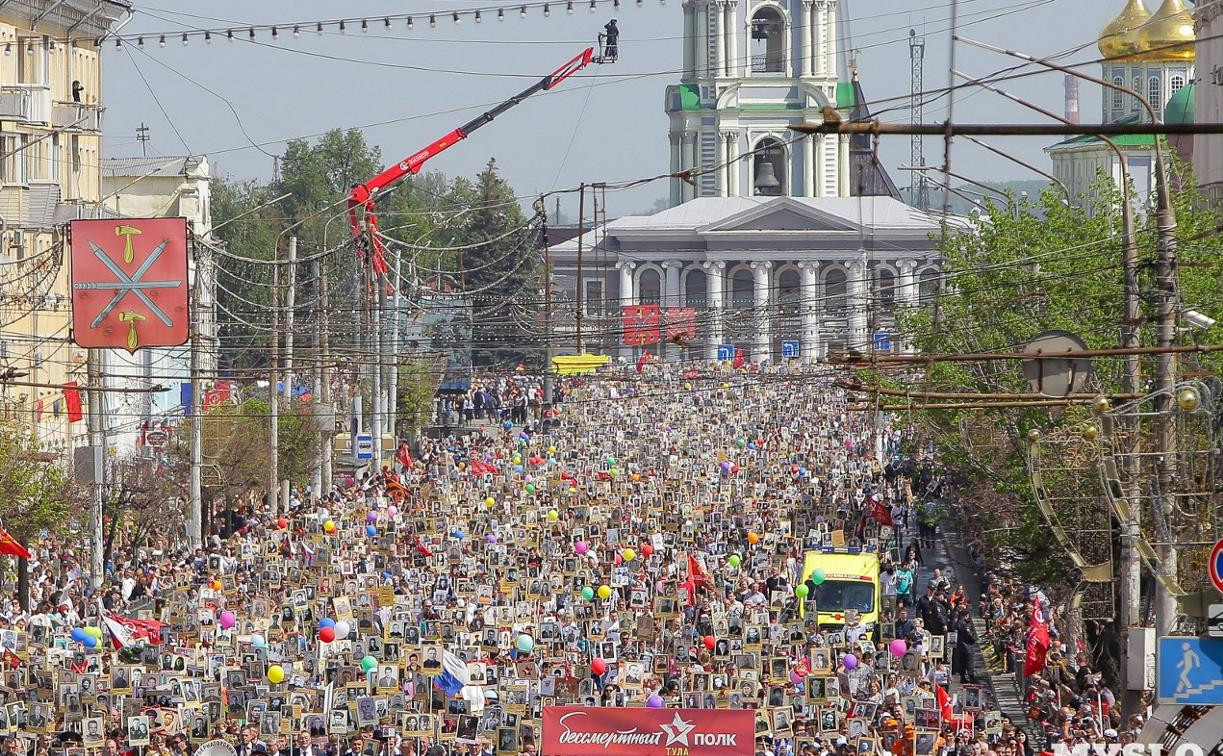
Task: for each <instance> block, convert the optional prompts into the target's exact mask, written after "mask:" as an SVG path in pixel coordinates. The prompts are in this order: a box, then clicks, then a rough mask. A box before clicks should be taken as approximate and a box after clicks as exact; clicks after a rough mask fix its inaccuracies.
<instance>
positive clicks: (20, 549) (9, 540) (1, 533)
mask: <svg viewBox="0 0 1223 756" xmlns="http://www.w3.org/2000/svg"><path fill="white" fill-rule="evenodd" d="M0 554H11V555H13V556H17V557H21V558H22V559H29V558H30V550H29V549H27V548H26V547H25V546H22V545H21V544H20V543H17V539H16V538H13V537H12V536H11V535H9V532H8V531H7V530H5V529H4V528H0Z"/></svg>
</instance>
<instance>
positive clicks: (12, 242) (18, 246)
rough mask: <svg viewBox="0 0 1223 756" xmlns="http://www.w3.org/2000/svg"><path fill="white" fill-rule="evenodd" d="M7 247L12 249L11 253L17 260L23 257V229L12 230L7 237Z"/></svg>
mask: <svg viewBox="0 0 1223 756" xmlns="http://www.w3.org/2000/svg"><path fill="white" fill-rule="evenodd" d="M9 248H10V249H11V250H12V251H13V254H14V255H16V257H17V259H18V260H20V259H22V258H23V257H25V231H22V230H20V229H14V230H13V232H12V235H11V237H10V238H9Z"/></svg>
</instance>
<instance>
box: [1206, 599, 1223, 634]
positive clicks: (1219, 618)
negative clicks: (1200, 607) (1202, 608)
mask: <svg viewBox="0 0 1223 756" xmlns="http://www.w3.org/2000/svg"><path fill="white" fill-rule="evenodd" d="M1206 634H1207V635H1209V636H1210V637H1211V638H1223V604H1211V605H1210V606H1208V607H1207V608H1206Z"/></svg>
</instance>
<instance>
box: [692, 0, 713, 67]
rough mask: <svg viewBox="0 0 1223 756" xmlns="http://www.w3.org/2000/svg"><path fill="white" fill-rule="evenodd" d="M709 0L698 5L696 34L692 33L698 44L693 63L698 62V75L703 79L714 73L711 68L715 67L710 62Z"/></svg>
mask: <svg viewBox="0 0 1223 756" xmlns="http://www.w3.org/2000/svg"><path fill="white" fill-rule="evenodd" d="M710 5H711V3H710V2H709V0H700V2H698V3H697V6H696V13H695V14H694V15H693V17H692V23H693V24H694V25H695V34H693V35H692V41H693V43H695V44H696V58H695V59H694V60H693V63H695V64H696V77H697V78H698V79H702V78H705V77H708V76H712V75H713V71H712V70H711V69H712V68H713V67H712V66H711V65H710V64H709V6H710Z"/></svg>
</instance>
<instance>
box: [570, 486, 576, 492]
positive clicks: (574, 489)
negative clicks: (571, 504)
mask: <svg viewBox="0 0 1223 756" xmlns="http://www.w3.org/2000/svg"><path fill="white" fill-rule="evenodd" d="M577 492H578V490H577V489H576V488H574V487H573V486H569V493H571V494H575V493H577Z"/></svg>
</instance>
